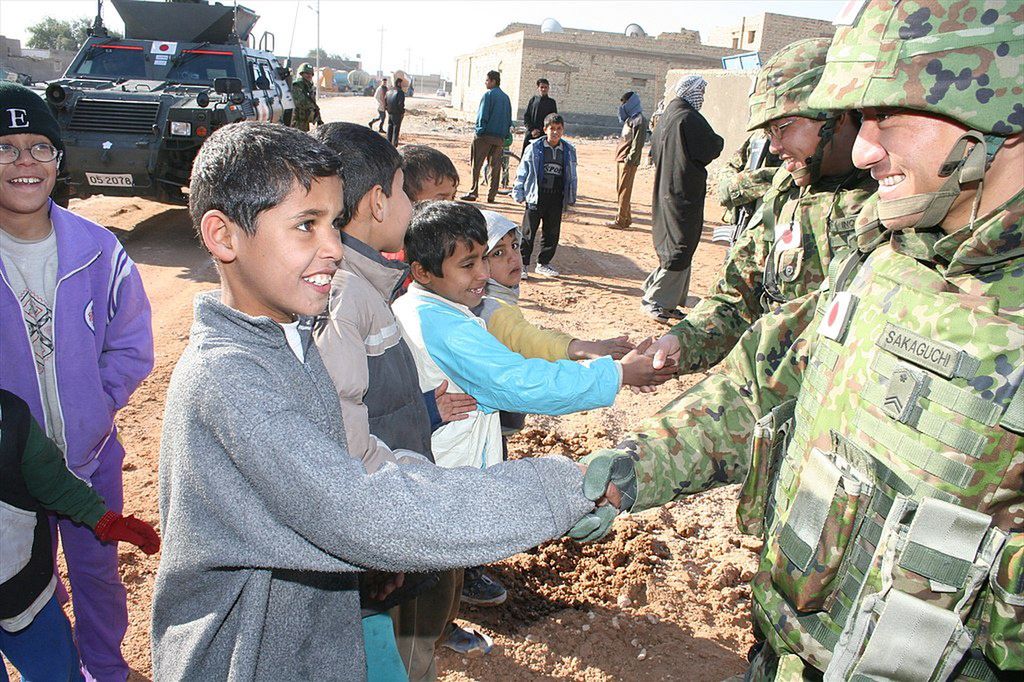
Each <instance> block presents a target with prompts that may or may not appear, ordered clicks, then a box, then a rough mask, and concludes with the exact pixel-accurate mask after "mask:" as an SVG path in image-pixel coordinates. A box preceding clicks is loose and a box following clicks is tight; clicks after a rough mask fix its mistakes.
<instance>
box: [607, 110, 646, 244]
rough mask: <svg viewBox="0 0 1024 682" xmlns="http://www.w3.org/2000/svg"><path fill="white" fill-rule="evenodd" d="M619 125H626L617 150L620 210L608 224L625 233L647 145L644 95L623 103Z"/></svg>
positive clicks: (630, 216) (616, 188)
mask: <svg viewBox="0 0 1024 682" xmlns="http://www.w3.org/2000/svg"><path fill="white" fill-rule="evenodd" d="M619 101H620V102H621V103H622V104H621V106H619V122H620V123H622V137H621V138H620V140H619V146H618V148H617V149H616V150H615V162H616V169H617V173H616V175H615V192H616V194H617V195H618V202H619V210H618V213H616V215H615V220H612V221H609V222H608V224H607V225H608V227H610V228H612V229H617V230H625V229H626V228H627V227H629V226H630V224H631V223H632V222H633V212H632V210H631V207H630V201H631V200H632V198H633V179H634V178H635V177H636V169H637V168H639V167H640V157H641V156H642V155H643V151H644V142H646V141H647V119H646V118H644V108H643V104H641V102H640V95H638V94H636V93H635V92H632V91H630V92H627V93H625V94H624V95H622V98H621V99H620V100H619Z"/></svg>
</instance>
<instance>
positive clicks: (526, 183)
mask: <svg viewBox="0 0 1024 682" xmlns="http://www.w3.org/2000/svg"><path fill="white" fill-rule="evenodd" d="M563 133H565V119H563V118H562V115H561V114H557V113H555V114H548V115H547V117H546V118H545V119H544V137H540V138H537V139H536V140H534V141H533V142H531V143H530V144H529V145H528V146H527V148H526V151H525V152H524V153H523V160H522V161H521V162H520V164H519V172H518V173H517V174H516V184H515V187H513V188H512V197H513V198H514V199H515V200H516V201H518V202H519V203H523V202H525V203H526V212H525V213H524V214H523V243H522V246H521V252H522V254H523V279H526V276H527V275H526V271H527V269H529V267H530V256H531V255H532V254H533V246H534V241H535V239H536V237H537V232H538V230H539V231H540V233H541V240H540V253H539V254H537V269H536V270H535V272H536V273H537V274H538V275H544V276H545V277H558V275H559V274H560V273H559V272H558V270H556V269H555V268H553V267H552V266H551V260H552V259H553V258H554V257H555V250H556V249H557V248H558V236H559V233H560V232H561V231H562V211H563V210H565V207H566V206H572V205H573V204H575V203H576V148H575V147H573V146H572V145H571V144H569V142H567V141H566V140H563V139H562V134H563Z"/></svg>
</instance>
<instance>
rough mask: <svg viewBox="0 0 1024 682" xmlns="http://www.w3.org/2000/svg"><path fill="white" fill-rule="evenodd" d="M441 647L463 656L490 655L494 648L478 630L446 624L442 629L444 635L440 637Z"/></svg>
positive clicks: (490, 640) (492, 641) (488, 639)
mask: <svg viewBox="0 0 1024 682" xmlns="http://www.w3.org/2000/svg"><path fill="white" fill-rule="evenodd" d="M441 646H446V647H448V648H449V649H451V650H452V651H455V652H458V653H460V654H462V655H463V656H474V655H476V656H482V655H483V654H489V653H491V649H493V648H494V640H493V639H491V638H490V637H488V636H487V635H485V634H484V633H482V632H480V631H479V630H474V629H472V628H468V629H467V628H463V627H459V626H458V625H456V624H455V623H448V625H446V626H445V628H444V635H442V637H441Z"/></svg>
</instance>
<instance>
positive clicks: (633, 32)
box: [626, 24, 647, 38]
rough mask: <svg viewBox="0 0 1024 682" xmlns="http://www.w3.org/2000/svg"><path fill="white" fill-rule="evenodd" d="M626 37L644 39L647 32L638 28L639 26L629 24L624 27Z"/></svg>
mask: <svg viewBox="0 0 1024 682" xmlns="http://www.w3.org/2000/svg"><path fill="white" fill-rule="evenodd" d="M626 35H627V36H629V37H630V38H634V37H640V38H644V37H646V36H647V31H645V30H643V29H642V28H641V27H640V24H630V25H629V26H627V27H626Z"/></svg>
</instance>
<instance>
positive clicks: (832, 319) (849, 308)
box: [818, 291, 857, 343]
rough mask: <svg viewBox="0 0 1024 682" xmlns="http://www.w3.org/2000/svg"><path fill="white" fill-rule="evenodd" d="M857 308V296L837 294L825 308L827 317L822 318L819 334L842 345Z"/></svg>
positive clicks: (843, 292) (842, 292)
mask: <svg viewBox="0 0 1024 682" xmlns="http://www.w3.org/2000/svg"><path fill="white" fill-rule="evenodd" d="M856 307H857V297H856V296H854V295H853V294H851V293H850V292H849V291H838V292H836V293H835V295H833V296H832V300H831V301H830V302H829V304H828V307H826V308H825V316H824V317H823V318H821V324H819V325H818V333H819V334H821V335H822V336H825V337H828V338H830V339H832V340H833V341H837V342H839V343H842V342H843V337H844V336H846V329H847V327H849V326H850V320H851V319H852V318H853V311H854V308H856Z"/></svg>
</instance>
